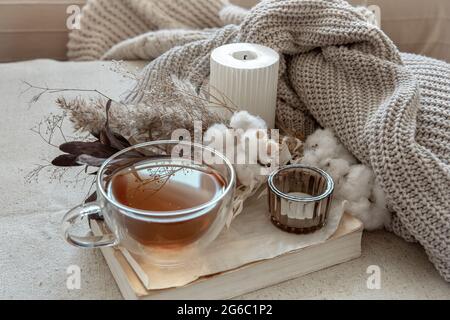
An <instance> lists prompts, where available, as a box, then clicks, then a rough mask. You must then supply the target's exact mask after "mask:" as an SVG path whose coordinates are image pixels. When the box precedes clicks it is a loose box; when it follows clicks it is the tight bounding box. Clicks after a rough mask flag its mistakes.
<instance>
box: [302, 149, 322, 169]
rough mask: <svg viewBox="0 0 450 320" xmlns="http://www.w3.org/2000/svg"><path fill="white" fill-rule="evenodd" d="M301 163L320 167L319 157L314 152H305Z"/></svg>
mask: <svg viewBox="0 0 450 320" xmlns="http://www.w3.org/2000/svg"><path fill="white" fill-rule="evenodd" d="M301 163H302V164H305V165H308V166H314V167H316V166H318V165H319V157H318V156H317V155H316V153H315V152H314V150H305V153H304V155H303V158H302V161H301Z"/></svg>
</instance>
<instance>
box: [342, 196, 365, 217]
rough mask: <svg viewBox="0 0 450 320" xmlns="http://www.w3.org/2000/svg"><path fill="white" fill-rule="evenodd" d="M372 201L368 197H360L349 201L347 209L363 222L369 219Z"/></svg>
mask: <svg viewBox="0 0 450 320" xmlns="http://www.w3.org/2000/svg"><path fill="white" fill-rule="evenodd" d="M370 206H371V203H370V201H369V200H368V199H367V198H359V199H357V200H355V201H348V202H347V205H346V206H345V210H346V211H347V212H348V213H350V214H351V215H352V216H354V217H356V218H358V219H359V220H361V221H362V222H365V221H368V220H369V219H370V218H369V215H370Z"/></svg>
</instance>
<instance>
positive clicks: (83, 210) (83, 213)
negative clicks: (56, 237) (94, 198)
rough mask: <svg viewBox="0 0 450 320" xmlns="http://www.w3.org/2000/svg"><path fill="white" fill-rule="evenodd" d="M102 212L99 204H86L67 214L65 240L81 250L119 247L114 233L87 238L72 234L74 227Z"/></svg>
mask: <svg viewBox="0 0 450 320" xmlns="http://www.w3.org/2000/svg"><path fill="white" fill-rule="evenodd" d="M100 211H101V208H100V207H99V206H98V205H97V204H85V205H81V206H78V207H75V208H73V209H72V210H70V211H69V212H67V213H66V215H65V216H64V218H63V221H62V233H63V236H64V239H65V240H66V241H67V242H68V243H70V244H71V245H74V246H76V247H81V248H101V247H111V246H115V245H117V244H118V240H117V238H116V236H115V235H114V234H113V233H109V234H105V235H102V236H85V237H80V236H76V235H73V234H72V233H71V231H72V229H73V227H75V226H76V225H78V224H79V223H80V222H81V221H82V220H83V219H84V218H89V216H90V215H93V214H98V213H100Z"/></svg>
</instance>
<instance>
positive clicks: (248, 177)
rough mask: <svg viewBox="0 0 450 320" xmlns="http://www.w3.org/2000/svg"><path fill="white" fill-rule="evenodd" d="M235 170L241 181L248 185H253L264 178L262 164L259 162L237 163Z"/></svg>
mask: <svg viewBox="0 0 450 320" xmlns="http://www.w3.org/2000/svg"><path fill="white" fill-rule="evenodd" d="M235 170H236V175H237V178H238V180H239V182H240V183H241V184H242V185H244V186H247V187H253V186H254V185H255V184H257V183H258V182H261V179H263V178H264V177H262V176H261V166H259V165H257V164H237V165H235Z"/></svg>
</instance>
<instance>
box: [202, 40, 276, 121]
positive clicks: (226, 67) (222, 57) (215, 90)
mask: <svg viewBox="0 0 450 320" xmlns="http://www.w3.org/2000/svg"><path fill="white" fill-rule="evenodd" d="M279 65H280V56H279V54H278V53H277V52H276V51H274V50H272V49H270V48H268V47H265V46H261V45H257V44H250V43H233V44H228V45H225V46H222V47H219V48H217V49H215V50H214V51H213V52H212V54H211V76H210V93H211V102H212V103H217V101H216V100H215V98H216V97H225V99H226V100H229V101H231V102H232V103H231V104H230V105H235V106H237V107H239V108H240V110H247V111H248V112H249V113H251V114H253V115H257V116H260V117H261V118H262V119H264V121H266V123H267V126H268V127H269V128H273V127H274V126H275V111H276V102H277V87H278V70H279ZM219 100H220V99H219Z"/></svg>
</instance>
